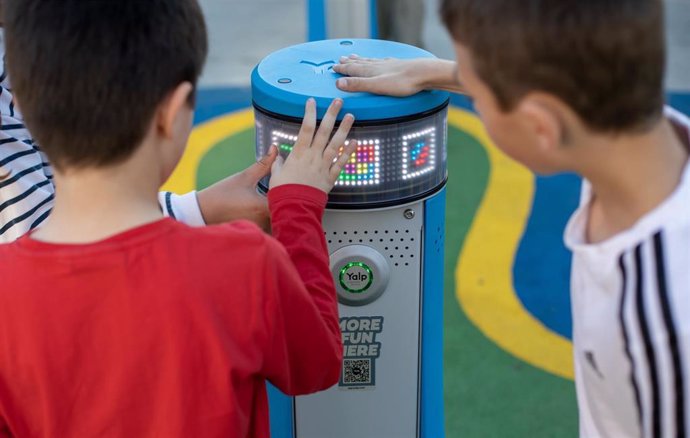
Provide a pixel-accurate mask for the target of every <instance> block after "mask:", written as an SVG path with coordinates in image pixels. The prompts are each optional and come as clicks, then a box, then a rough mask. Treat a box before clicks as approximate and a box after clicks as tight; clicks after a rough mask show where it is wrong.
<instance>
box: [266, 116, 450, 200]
mask: <svg viewBox="0 0 690 438" xmlns="http://www.w3.org/2000/svg"><path fill="white" fill-rule="evenodd" d="M445 129H446V108H442V109H440V110H439V111H438V112H436V113H434V114H431V115H426V116H425V117H423V118H420V119H417V120H414V119H413V120H410V121H407V122H401V123H388V124H382V125H381V126H357V125H356V124H355V126H354V127H353V128H352V130H351V131H350V135H349V139H348V144H349V142H351V141H356V142H357V147H356V149H355V152H354V153H353V154H352V155H351V156H350V159H349V160H348V161H347V163H346V164H345V166H344V167H343V169H342V171H341V173H340V176H339V177H338V180H337V181H336V183H335V187H334V189H333V191H332V192H331V194H330V197H329V202H330V204H331V205H333V204H341V203H342V204H349V203H354V202H358V203H362V204H363V205H367V204H376V203H381V202H389V201H393V200H400V199H405V198H410V197H414V196H416V195H419V194H424V193H428V192H430V191H432V190H434V189H435V188H437V187H439V186H441V185H442V183H443V182H444V181H445V177H446V163H445V156H446V154H445V147H446V132H445ZM299 130H300V125H299V123H296V122H292V121H285V120H281V119H279V118H277V117H276V116H273V115H268V114H265V113H263V112H261V111H260V110H257V111H256V140H257V149H256V154H257V157H260V156H262V155H263V154H265V152H266V151H267V150H268V148H269V147H270V145H271V144H275V145H277V146H278V149H279V151H280V154H281V155H282V156H283V157H284V158H287V156H288V155H289V154H290V153H291V152H292V149H293V147H294V144H295V142H296V141H297V135H298V133H299ZM342 151H343V148H341V149H340V152H341V153H342ZM261 186H262V187H264V188H265V187H268V180H267V179H266V180H265V181H262V184H261Z"/></svg>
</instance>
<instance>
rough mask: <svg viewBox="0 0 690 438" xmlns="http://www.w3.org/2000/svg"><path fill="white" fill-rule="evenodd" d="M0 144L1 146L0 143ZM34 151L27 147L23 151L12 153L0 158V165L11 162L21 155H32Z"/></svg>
mask: <svg viewBox="0 0 690 438" xmlns="http://www.w3.org/2000/svg"><path fill="white" fill-rule="evenodd" d="M0 146H1V144H0ZM35 153H36V151H35V150H33V149H28V150H25V151H20V152H17V153H16V154H12V155H10V156H8V157H7V158H4V159H2V160H0V166H4V165H6V164H8V163H11V162H12V161H14V160H18V159H19V158H21V157H26V156H27V155H33V154H35Z"/></svg>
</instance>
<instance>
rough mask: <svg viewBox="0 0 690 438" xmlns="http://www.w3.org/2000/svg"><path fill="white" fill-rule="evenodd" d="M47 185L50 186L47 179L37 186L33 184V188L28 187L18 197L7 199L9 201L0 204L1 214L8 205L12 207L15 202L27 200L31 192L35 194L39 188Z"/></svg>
mask: <svg viewBox="0 0 690 438" xmlns="http://www.w3.org/2000/svg"><path fill="white" fill-rule="evenodd" d="M48 184H50V180H49V179H45V180H43V181H41V182H39V183H38V184H34V185H33V186H31V187H29V189H28V190H26V191H25V192H24V193H22V194H20V195H18V196H15V197H14V198H12V199H9V200H7V201H5V202H3V203H2V204H0V212H2V211H3V210H4V209H6V208H7V207H9V206H10V205H14V204H16V203H17V202H19V201H21V200H23V199H26V198H27V197H28V196H29V195H31V194H32V193H33V192H35V191H36V190H38V189H40V188H41V187H43V186H46V185H48Z"/></svg>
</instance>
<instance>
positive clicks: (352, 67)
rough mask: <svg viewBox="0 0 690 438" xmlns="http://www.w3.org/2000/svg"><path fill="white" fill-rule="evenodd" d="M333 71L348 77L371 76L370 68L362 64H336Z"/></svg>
mask: <svg viewBox="0 0 690 438" xmlns="http://www.w3.org/2000/svg"><path fill="white" fill-rule="evenodd" d="M333 71H335V72H336V73H340V74H341V75H346V76H371V73H370V71H369V66H368V65H366V64H362V63H354V62H353V63H348V64H336V65H334V66H333Z"/></svg>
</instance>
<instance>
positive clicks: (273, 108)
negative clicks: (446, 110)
mask: <svg viewBox="0 0 690 438" xmlns="http://www.w3.org/2000/svg"><path fill="white" fill-rule="evenodd" d="M353 53H356V54H357V55H359V56H362V57H366V58H387V57H392V58H399V59H411V58H433V57H434V55H432V54H431V53H429V52H427V51H426V50H422V49H419V48H417V47H413V46H410V45H407V44H402V43H396V42H392V41H383V40H369V39H345V40H343V39H335V40H324V41H314V42H311V43H304V44H299V45H296V46H292V47H288V48H285V49H282V50H279V51H277V52H274V53H272V54H271V55H269V56H267V57H266V58H264V60H263V61H261V62H260V63H259V65H257V66H256V67H255V68H254V71H253V72H252V97H253V100H254V104H255V105H256V106H258V107H259V108H261V109H263V110H265V111H268V112H271V113H274V114H276V115H279V116H281V115H282V116H287V117H295V118H302V117H303V116H304V104H305V103H306V101H307V99H308V98H310V97H313V98H315V99H316V103H317V108H318V118H319V119H321V118H322V117H323V115H324V113H325V112H326V109H327V108H328V105H330V103H331V101H332V100H333V99H334V98H337V97H340V98H342V99H343V100H344V106H343V109H342V110H341V111H340V114H339V118H342V117H343V116H344V115H345V114H346V113H351V114H353V115H354V116H355V120H356V121H358V122H364V121H374V120H385V119H394V118H400V117H408V116H412V115H415V114H419V113H424V112H427V111H429V110H432V109H435V108H438V107H440V106H441V105H443V104H445V103H446V102H447V101H448V93H446V92H442V91H423V92H421V93H418V94H416V95H414V96H409V97H404V98H401V97H390V96H377V95H373V94H369V93H348V92H344V91H341V90H339V89H338V88H337V87H336V86H335V82H336V80H337V79H338V78H339V77H341V75H339V74H337V73H335V72H334V71H333V69H332V68H333V66H334V65H335V64H337V63H338V60H339V59H340V57H341V56H349V55H351V54H353Z"/></svg>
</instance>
